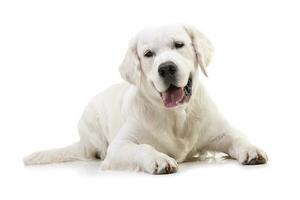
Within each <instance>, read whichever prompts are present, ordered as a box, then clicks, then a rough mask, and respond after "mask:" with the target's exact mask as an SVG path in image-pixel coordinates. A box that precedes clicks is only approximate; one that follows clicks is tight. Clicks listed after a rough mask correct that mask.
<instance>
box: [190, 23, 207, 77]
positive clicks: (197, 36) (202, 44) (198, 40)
mask: <svg viewBox="0 0 300 200" xmlns="http://www.w3.org/2000/svg"><path fill="white" fill-rule="evenodd" d="M184 27H185V29H186V31H187V33H188V34H189V35H190V37H191V40H192V45H193V47H194V50H195V53H196V56H197V62H198V64H199V65H200V68H201V71H202V72H203V74H204V75H205V76H206V77H207V73H206V68H207V66H208V65H209V63H210V61H211V58H212V54H213V46H212V44H211V42H210V41H209V40H208V38H207V37H205V36H204V35H203V34H202V33H200V32H199V31H198V30H197V29H196V28H194V27H192V26H189V25H186V26H184Z"/></svg>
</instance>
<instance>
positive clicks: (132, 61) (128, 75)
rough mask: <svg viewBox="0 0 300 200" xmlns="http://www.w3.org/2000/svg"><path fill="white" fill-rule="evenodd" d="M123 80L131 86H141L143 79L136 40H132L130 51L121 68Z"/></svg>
mask: <svg viewBox="0 0 300 200" xmlns="http://www.w3.org/2000/svg"><path fill="white" fill-rule="evenodd" d="M119 72H120V74H121V76H122V78H123V79H124V80H126V81H128V82H129V83H131V84H134V85H137V84H139V81H140V78H141V67H140V60H139V57H138V55H137V41H136V38H133V39H131V40H130V42H129V45H128V50H127V53H126V55H125V58H124V60H123V62H122V63H121V65H120V67H119Z"/></svg>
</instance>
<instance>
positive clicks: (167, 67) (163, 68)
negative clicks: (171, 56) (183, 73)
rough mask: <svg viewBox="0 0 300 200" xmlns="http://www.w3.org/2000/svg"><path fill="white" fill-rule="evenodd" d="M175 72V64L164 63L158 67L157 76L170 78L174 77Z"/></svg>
mask: <svg viewBox="0 0 300 200" xmlns="http://www.w3.org/2000/svg"><path fill="white" fill-rule="evenodd" d="M176 72H177V66H176V65H175V63H173V62H171V61H168V62H164V63H162V64H160V65H159V67H158V74H159V75H160V76H161V77H162V78H167V77H168V78H172V77H174V76H175V74H176Z"/></svg>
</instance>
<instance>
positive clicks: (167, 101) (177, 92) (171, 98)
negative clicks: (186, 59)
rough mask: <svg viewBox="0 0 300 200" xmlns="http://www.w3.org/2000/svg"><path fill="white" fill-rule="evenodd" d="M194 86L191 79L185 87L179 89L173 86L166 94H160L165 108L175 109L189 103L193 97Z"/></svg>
mask: <svg viewBox="0 0 300 200" xmlns="http://www.w3.org/2000/svg"><path fill="white" fill-rule="evenodd" d="M192 85H193V84H192V78H191V77H190V78H189V80H188V82H187V84H186V86H184V87H177V86H175V85H173V84H171V85H170V86H169V88H168V89H167V90H166V91H165V92H162V93H160V96H161V98H162V100H163V103H164V105H165V107H167V108H173V107H176V106H178V105H180V104H183V103H184V102H187V101H189V99H190V97H191V95H192Z"/></svg>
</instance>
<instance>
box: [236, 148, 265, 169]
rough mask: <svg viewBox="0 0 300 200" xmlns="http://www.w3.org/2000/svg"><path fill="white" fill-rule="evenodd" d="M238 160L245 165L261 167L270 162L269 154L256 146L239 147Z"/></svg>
mask: <svg viewBox="0 0 300 200" xmlns="http://www.w3.org/2000/svg"><path fill="white" fill-rule="evenodd" d="M236 155H237V160H238V161H239V163H241V164H243V165H260V164H265V163H267V161H268V156H267V154H266V153H265V152H264V151H262V150H260V149H258V148H257V147H255V146H247V147H239V148H238V152H236Z"/></svg>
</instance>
